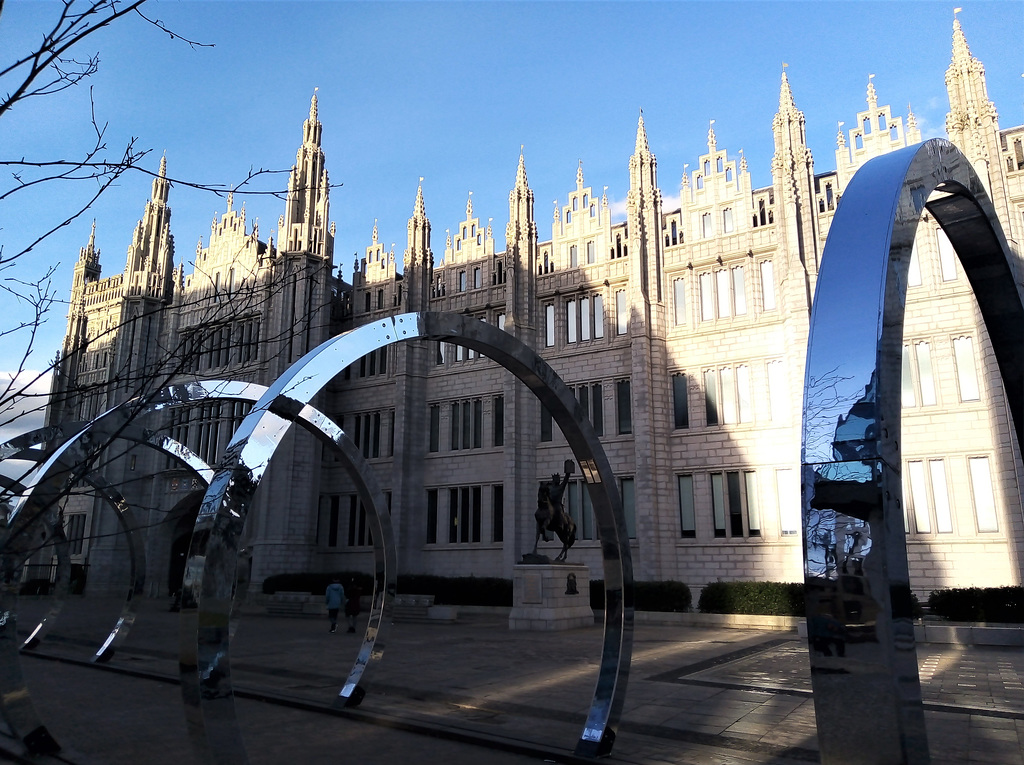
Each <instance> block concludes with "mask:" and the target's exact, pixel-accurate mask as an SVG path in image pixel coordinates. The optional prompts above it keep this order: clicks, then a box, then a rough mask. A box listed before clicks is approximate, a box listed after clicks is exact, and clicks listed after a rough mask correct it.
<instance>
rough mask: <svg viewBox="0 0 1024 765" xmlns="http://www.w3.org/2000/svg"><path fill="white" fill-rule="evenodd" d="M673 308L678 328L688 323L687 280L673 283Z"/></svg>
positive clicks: (677, 280)
mask: <svg viewBox="0 0 1024 765" xmlns="http://www.w3.org/2000/svg"><path fill="white" fill-rule="evenodd" d="M672 308H673V311H674V314H673V316H674V319H675V323H676V326H678V325H680V324H685V323H686V280H685V279H676V280H674V281H673V282H672Z"/></svg>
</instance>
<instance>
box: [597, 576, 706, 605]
mask: <svg viewBox="0 0 1024 765" xmlns="http://www.w3.org/2000/svg"><path fill="white" fill-rule="evenodd" d="M633 601H634V604H635V606H636V610H637V611H662V612H664V611H669V612H671V611H689V610H690V606H691V605H692V603H693V595H692V594H691V593H690V588H689V587H687V586H686V585H685V584H683V583H682V582H674V581H671V580H665V581H657V582H633ZM590 607H591V608H593V609H594V610H595V611H603V610H604V580H602V579H591V580H590Z"/></svg>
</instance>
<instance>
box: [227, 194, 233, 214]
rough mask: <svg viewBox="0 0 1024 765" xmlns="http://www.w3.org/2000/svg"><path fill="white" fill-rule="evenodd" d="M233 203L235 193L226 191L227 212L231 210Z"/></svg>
mask: <svg viewBox="0 0 1024 765" xmlns="http://www.w3.org/2000/svg"><path fill="white" fill-rule="evenodd" d="M234 203H235V193H234V192H233V191H229V192H228V210H227V211H228V212H231V206H232V205H233V204H234Z"/></svg>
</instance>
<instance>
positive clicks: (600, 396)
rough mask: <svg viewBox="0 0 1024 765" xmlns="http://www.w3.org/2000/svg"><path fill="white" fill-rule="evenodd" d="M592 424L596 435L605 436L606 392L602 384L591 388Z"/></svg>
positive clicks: (595, 384) (596, 384)
mask: <svg viewBox="0 0 1024 765" xmlns="http://www.w3.org/2000/svg"><path fill="white" fill-rule="evenodd" d="M590 424H591V425H593V426H594V433H595V434H596V435H599V436H603V435H604V392H603V390H602V388H601V383H594V384H593V385H591V386H590Z"/></svg>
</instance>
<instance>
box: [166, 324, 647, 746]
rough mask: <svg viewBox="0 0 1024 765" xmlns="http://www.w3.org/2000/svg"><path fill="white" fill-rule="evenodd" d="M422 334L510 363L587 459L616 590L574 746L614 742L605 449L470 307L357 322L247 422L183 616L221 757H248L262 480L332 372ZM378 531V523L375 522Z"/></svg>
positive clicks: (626, 629) (616, 666)
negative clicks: (251, 582) (234, 678)
mask: <svg viewBox="0 0 1024 765" xmlns="http://www.w3.org/2000/svg"><path fill="white" fill-rule="evenodd" d="M417 339H427V340H436V341H443V342H447V343H452V344H455V345H461V346H465V347H467V348H470V349H473V350H476V351H479V352H481V353H482V354H484V355H486V356H487V357H488V358H490V359H492V360H493V361H495V362H497V363H498V364H500V365H501V366H502V367H504V368H505V369H507V370H508V371H510V372H512V373H513V374H514V375H515V376H516V377H518V378H519V379H520V380H521V381H522V382H523V383H525V384H526V386H527V387H528V388H529V389H530V390H531V391H533V392H534V394H535V395H536V396H537V397H538V398H539V399H540V401H541V404H542V405H543V406H544V407H546V408H547V409H548V411H550V412H551V415H552V418H553V420H554V421H555V422H556V423H557V424H558V426H559V427H560V428H561V430H562V433H563V434H564V435H565V437H566V440H567V441H568V443H569V446H570V448H571V449H572V452H573V455H574V456H575V457H576V460H577V462H578V463H579V465H580V468H581V470H582V472H583V475H584V478H585V479H586V482H587V487H588V490H589V491H590V496H591V499H592V502H593V508H594V515H595V518H596V521H597V527H598V533H599V536H600V540H601V549H602V552H603V561H604V581H605V588H606V591H605V632H604V649H603V651H602V660H601V666H600V668H599V670H598V678H597V685H596V688H595V691H594V697H593V700H592V702H591V705H590V711H589V714H588V716H587V721H586V724H585V727H584V730H583V733H582V735H581V737H580V739H579V741H578V743H577V746H576V751H577V753H578V754H581V755H585V756H596V755H600V754H607V753H608V752H610V750H611V747H612V744H613V742H614V737H615V733H614V725H615V723H616V722H617V720H618V717H619V715H620V714H621V711H622V705H623V701H624V698H625V690H626V680H627V677H628V668H629V658H630V654H631V648H632V632H633V599H632V583H633V575H632V563H631V558H630V553H629V544H628V538H627V535H626V526H625V518H624V515H623V512H622V503H621V499H620V497H619V494H618V491H617V488H616V482H615V476H614V474H613V473H612V470H611V466H610V465H609V463H608V460H607V458H606V456H605V454H604V450H603V449H602V448H601V444H600V442H599V441H598V439H597V436H596V435H595V434H594V432H593V428H592V427H591V426H590V424H589V421H588V419H587V416H586V413H585V412H583V410H582V409H581V408H580V406H579V404H578V402H577V401H576V398H575V396H574V395H573V394H572V392H571V391H570V390H569V389H568V388H567V387H566V386H565V384H564V383H562V381H561V380H560V379H559V377H558V376H557V375H556V374H555V372H554V371H553V370H552V369H551V367H550V366H548V364H547V363H546V362H544V360H543V359H542V358H541V357H540V356H539V355H537V353H535V352H534V351H533V350H531V349H530V348H528V347H527V346H526V345H524V344H523V343H521V342H520V341H519V340H517V339H515V338H514V337H512V335H510V334H508V333H506V332H504V331H503V330H501V329H498V328H497V327H493V326H490V325H488V324H485V323H483V322H481V321H478V320H475V319H471V318H468V317H465V316H460V315H454V314H433V313H410V314H401V315H398V316H394V317H390V318H388V319H385V320H382V321H377V322H374V323H372V324H367V325H364V326H362V327H359V328H357V329H354V330H351V331H350V332H347V333H345V334H343V335H340V336H338V337H335V338H333V339H331V340H328V341H327V342H325V343H324V344H322V345H321V346H319V347H318V348H315V349H314V350H312V351H310V352H309V353H308V354H306V356H304V357H303V358H301V359H299V360H298V361H297V362H295V364H293V365H292V367H291V368H289V369H288V370H287V371H286V372H285V373H284V374H283V375H282V376H281V377H280V378H279V379H278V380H277V381H276V382H275V383H274V384H273V385H272V386H271V387H270V389H269V390H267V392H266V393H265V394H264V395H263V396H262V397H261V398H260V400H259V401H258V402H257V404H256V406H255V407H254V408H253V411H252V412H251V413H250V414H249V415H248V416H247V417H246V418H245V419H244V420H243V422H242V424H241V425H240V426H239V427H238V430H237V431H236V432H235V434H234V436H233V437H232V440H231V443H230V444H229V445H228V447H227V449H226V451H225V455H224V458H223V460H222V461H221V467H220V468H219V470H218V472H217V474H216V475H215V476H214V479H213V481H212V482H211V484H210V487H209V489H208V491H207V493H206V496H205V498H204V499H203V504H202V507H201V508H200V511H199V517H198V518H197V520H196V527H195V531H194V533H193V537H192V547H191V548H190V550H189V557H188V562H187V564H186V573H185V582H184V586H183V593H182V615H183V617H184V618H186V619H187V620H188V622H187V624H185V625H183V634H194V635H196V636H197V637H196V644H195V648H194V652H187V649H186V647H185V646H183V652H182V659H181V663H182V668H183V669H182V671H183V679H185V675H186V674H191V675H192V676H193V678H198V686H199V688H198V691H199V692H198V694H196V695H192V696H189V697H187V698H186V703H187V704H190V705H192V707H193V712H192V713H191V714H190V715H189V717H190V720H192V721H193V722H194V725H196V726H198V725H202V726H203V730H204V732H205V735H206V742H207V744H208V745H209V748H210V751H211V753H212V754H213V756H214V758H215V759H216V760H217V761H219V762H222V763H243V762H247V756H246V754H245V747H244V743H243V741H242V738H241V735H240V733H239V731H238V727H237V724H236V721H235V714H234V700H233V693H232V685H231V672H230V661H229V648H230V635H229V631H228V629H227V625H228V608H227V606H228V604H229V603H230V601H231V587H232V578H233V572H234V560H235V556H236V554H237V550H238V545H239V540H240V538H241V533H242V528H243V526H244V524H245V519H246V515H247V513H248V510H249V507H250V506H251V503H252V500H253V496H254V494H255V492H256V489H257V487H258V486H259V483H260V480H261V479H262V478H263V475H264V473H265V471H266V470H267V467H268V466H269V464H270V461H271V459H272V458H273V455H274V452H275V450H276V449H277V447H278V445H279V444H280V442H281V439H282V438H283V436H284V434H285V433H286V432H287V430H288V429H289V427H290V425H291V420H292V419H294V417H295V414H296V413H297V412H299V411H300V410H302V409H303V407H305V406H306V404H307V402H309V401H310V400H312V398H313V396H315V395H316V394H317V393H318V392H320V391H321V390H322V389H323V388H324V387H325V386H326V385H327V383H328V382H329V381H330V380H331V379H332V378H333V377H334V376H336V375H337V374H339V373H340V372H341V371H342V370H344V369H345V367H347V366H348V365H349V364H351V363H352V362H354V361H357V360H358V359H360V358H362V357H363V356H365V355H366V354H368V353H370V352H372V351H375V350H376V349H378V348H381V347H384V346H387V345H390V344H393V343H397V342H403V341H410V340H417ZM373 533H374V534H375V535H376V534H378V533H380V532H379V530H378V529H377V528H376V527H374V528H373ZM190 682H194V680H192V681H190ZM200 713H201V714H200Z"/></svg>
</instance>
